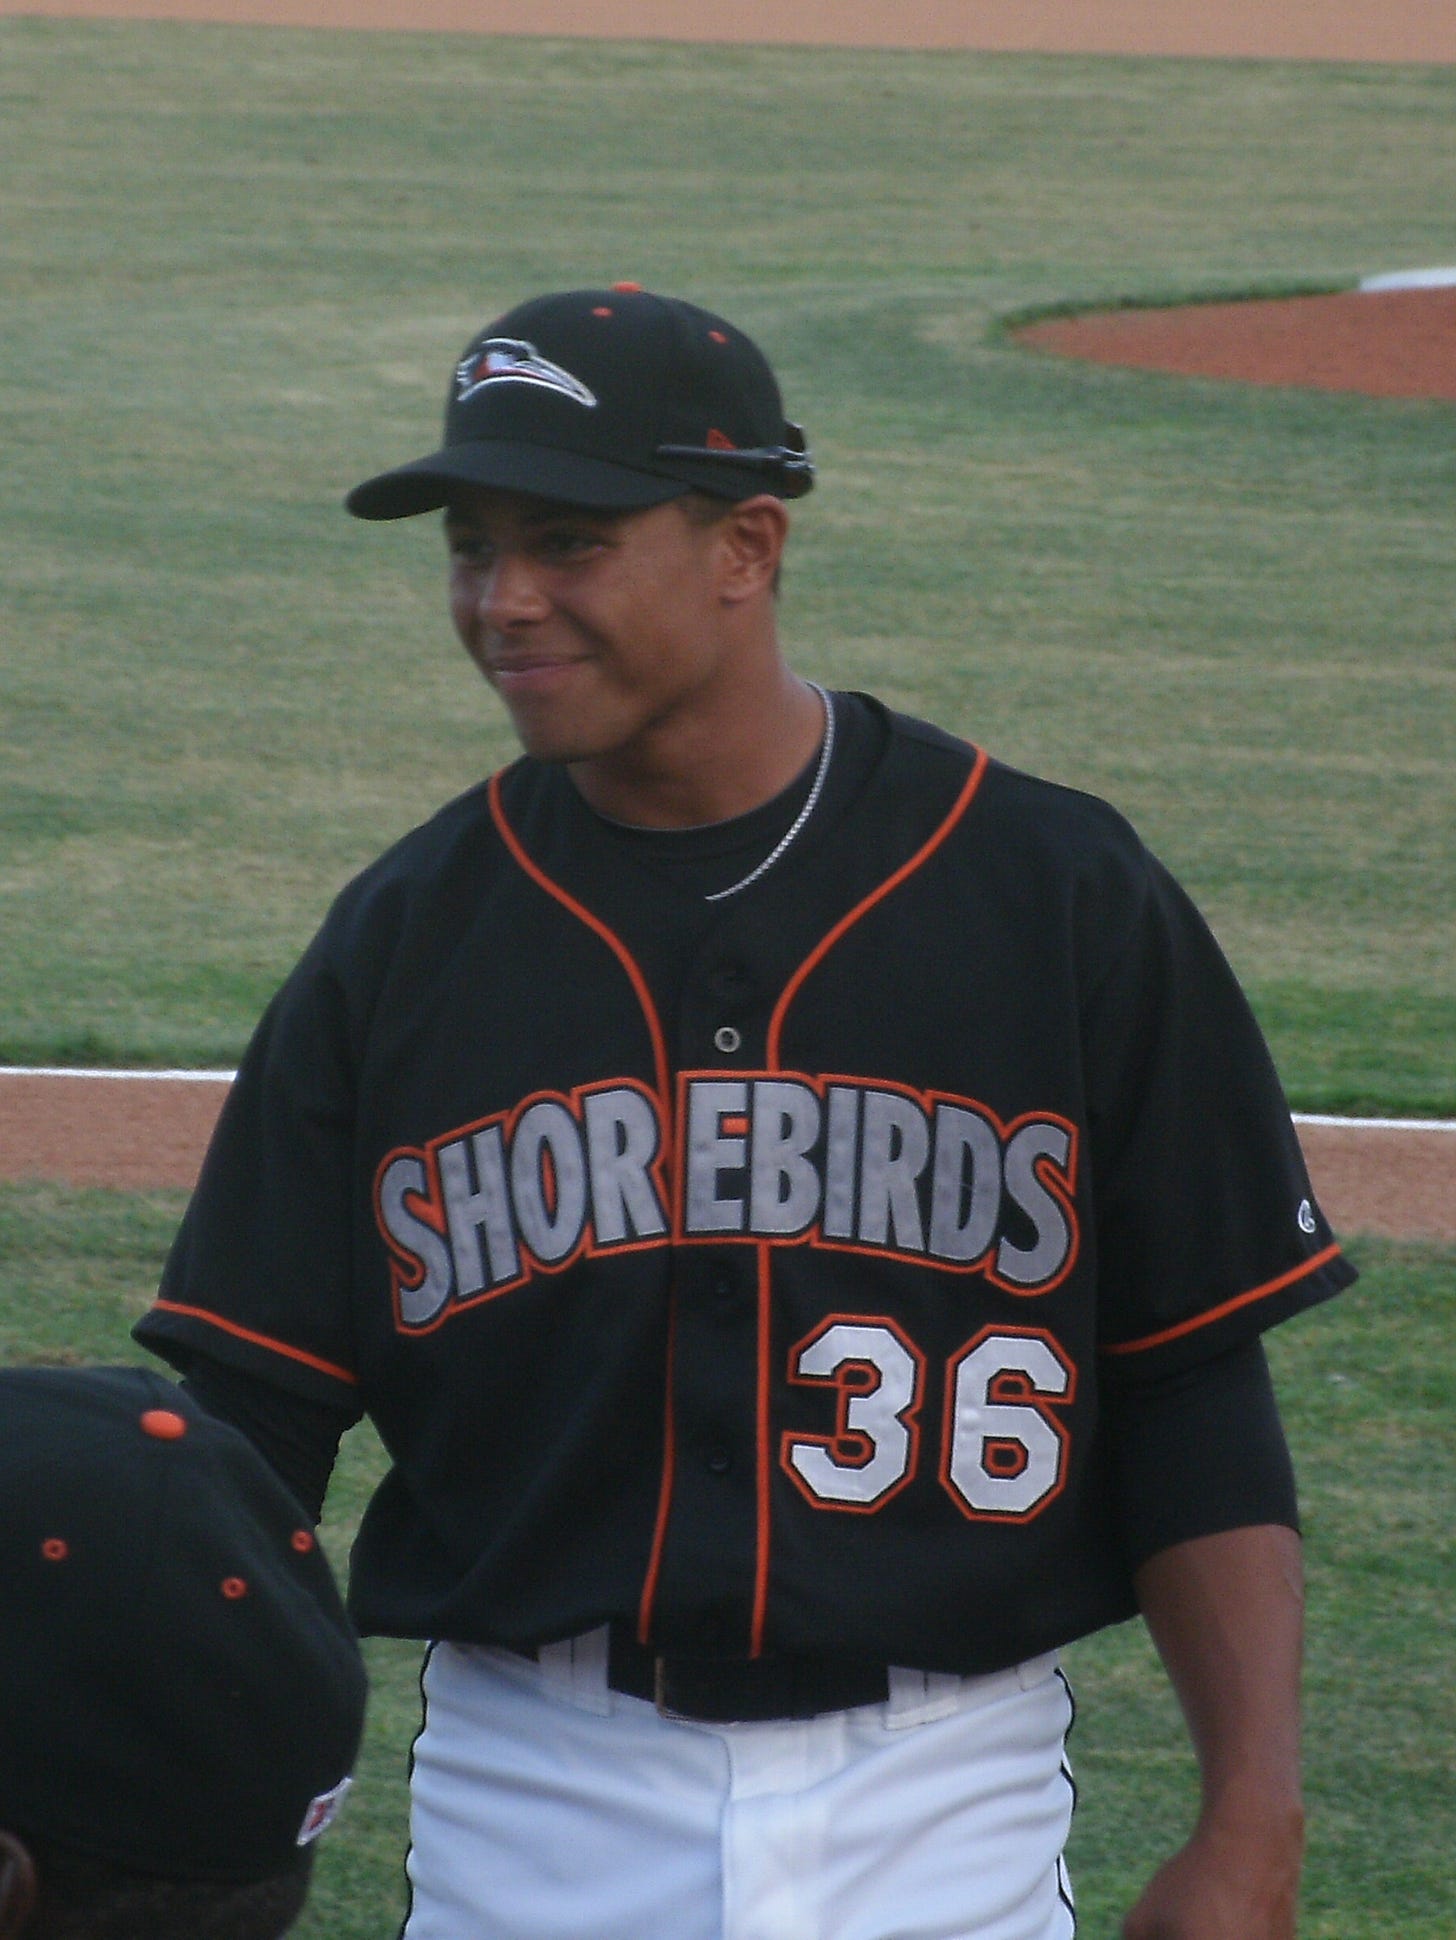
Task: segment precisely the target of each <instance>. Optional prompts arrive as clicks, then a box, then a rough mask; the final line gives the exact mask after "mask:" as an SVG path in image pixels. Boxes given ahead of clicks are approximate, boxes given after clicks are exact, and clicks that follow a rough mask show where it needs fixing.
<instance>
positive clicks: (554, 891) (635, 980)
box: [490, 774, 672, 1127]
mask: <svg viewBox="0 0 1456 1940" xmlns="http://www.w3.org/2000/svg"><path fill="white" fill-rule="evenodd" d="M500 784H501V778H500V776H499V775H498V774H495V775H492V776H491V778H490V812H491V815H492V816H493V817H494V820H495V825H496V828H497V829H498V830H499V831H500V836H501V840H502V841H503V842H504V843H505V845H506V847H507V848H508V849H509V850H510V852H511V854H512V856H513V857H514V858H515V860H516V862H517V863H518V864H519V866H520V867H521V868H522V869H524V870H525V872H526V874H527V875H528V876H529V877H530V878H531V880H532V882H534V883H536V884H538V885H539V887H540V888H542V889H544V890H545V891H546V894H547V895H548V896H554V897H555V898H556V900H557V902H558V903H560V904H561V906H562V908H563V909H568V910H570V912H571V914H572V915H573V916H575V917H576V918H577V920H578V921H579V922H582V923H585V924H586V926H587V928H588V929H589V930H594V931H595V932H596V934H597V935H598V936H599V937H600V938H601V939H602V941H603V943H605V944H606V946H607V948H608V949H609V950H610V951H611V952H612V953H613V955H614V956H615V957H616V959H617V961H618V963H620V964H621V966H622V968H623V969H624V970H625V971H626V973H627V978H628V981H629V982H630V983H631V985H632V988H633V990H634V991H635V992H636V996H637V1001H638V1003H639V1004H640V1005H641V1006H642V1015H643V1017H644V1018H645V1019H646V1022H647V1029H648V1033H649V1035H650V1036H651V1038H652V1061H653V1067H654V1069H655V1071H656V1075H657V1095H658V1097H659V1098H660V1099H661V1101H662V1115H663V1125H664V1127H665V1126H666V1125H667V1124H668V1123H669V1122H670V1118H669V1115H670V1113H671V1111H672V1096H671V1092H670V1090H669V1086H668V1072H667V1040H666V1038H665V1037H664V1036H663V1031H662V1022H661V1020H660V1018H659V1017H658V1015H657V1006H656V1004H655V1003H654V1002H653V1001H652V992H651V991H650V990H649V989H648V988H647V979H646V978H645V977H644V976H643V974H642V972H641V970H640V969H639V968H638V965H637V960H636V958H635V957H634V956H633V955H632V953H631V951H630V950H629V949H628V948H627V946H626V944H625V943H624V942H623V941H622V939H621V938H620V937H619V936H617V935H616V934H615V933H614V932H613V931H612V930H610V929H608V927H607V925H606V924H605V923H604V922H603V921H602V919H601V918H600V917H599V916H594V915H593V914H592V912H591V911H590V910H589V909H588V908H587V907H586V905H585V904H584V903H579V902H578V901H577V900H576V898H575V897H574V896H573V895H571V894H570V892H569V891H568V890H565V889H563V888H562V886H561V884H560V883H558V882H553V881H552V879H551V878H550V876H548V875H547V874H546V871H545V870H544V869H542V868H541V867H540V865H539V864H538V863H535V862H533V861H532V860H531V858H530V856H529V855H527V853H526V851H525V849H524V848H523V847H522V846H521V841H520V837H519V836H518V835H517V834H516V832H515V830H514V829H513V828H512V827H511V825H510V823H509V822H508V821H507V820H506V812H505V807H504V804H503V803H502V801H501V793H500Z"/></svg>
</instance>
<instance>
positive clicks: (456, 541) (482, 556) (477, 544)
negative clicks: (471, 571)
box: [450, 532, 491, 566]
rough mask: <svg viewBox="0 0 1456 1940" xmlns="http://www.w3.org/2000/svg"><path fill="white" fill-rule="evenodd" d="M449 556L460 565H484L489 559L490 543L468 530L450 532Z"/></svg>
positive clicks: (487, 563)
mask: <svg viewBox="0 0 1456 1940" xmlns="http://www.w3.org/2000/svg"><path fill="white" fill-rule="evenodd" d="M450 557H451V558H452V559H458V560H459V562H460V563H461V565H462V566H485V565H489V563H490V559H491V544H490V541H489V540H488V539H480V538H476V537H475V536H474V535H473V534H472V533H469V532H452V533H451V535H450Z"/></svg>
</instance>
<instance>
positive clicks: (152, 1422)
mask: <svg viewBox="0 0 1456 1940" xmlns="http://www.w3.org/2000/svg"><path fill="white" fill-rule="evenodd" d="M142 1433H143V1434H144V1435H151V1436H152V1437H153V1438H154V1439H155V1440H156V1441H159V1442H179V1441H181V1439H182V1437H183V1436H184V1435H185V1434H186V1433H187V1417H186V1415H179V1414H177V1413H176V1412H175V1410H173V1409H171V1408H148V1410H147V1412H146V1413H145V1414H144V1415H143V1416H142Z"/></svg>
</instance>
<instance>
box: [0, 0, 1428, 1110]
mask: <svg viewBox="0 0 1456 1940" xmlns="http://www.w3.org/2000/svg"><path fill="white" fill-rule="evenodd" d="M1453 165H1456V72H1453V71H1452V70H1449V69H1440V68H1421V69H1417V68H1409V69H1401V68H1358V67H1334V66H1332V67H1325V68H1318V67H1296V66H1284V65H1279V64H1257V63H1240V62H1177V61H1152V62H1139V61H1130V60H1117V59H1098V60H1075V59H1059V58H1051V57H1046V58H1042V57H1035V58H1033V57H1015V56H975V55H969V54H966V55H962V54H920V55H916V54H886V53H880V54H866V53H855V52H845V53H836V52H828V51H824V50H818V51H802V50H762V49H742V50H738V49H732V48H716V49H713V50H708V51H704V50H699V49H694V48H691V47H683V46H648V45H635V46H634V45H626V46H609V45H594V44H590V43H582V42H576V43H569V44H568V43H559V44H555V43H542V42H539V41H530V42H506V41H490V40H460V39H454V38H451V37H448V36H446V37H440V36H420V37H417V38H411V37H407V36H394V35H377V34H358V35H349V34H334V35H329V34H314V33H302V32H299V33H287V34H285V33H276V32H269V31H266V30H261V29H246V28H211V27H188V26H180V25H178V26H171V25H164V24H157V25H119V24H110V23H103V22H94V23H89V22H62V21H43V20H36V19H26V18H6V19H4V20H0V216H3V224H4V235H5V239H6V240H5V256H4V262H5V275H4V278H3V281H0V409H3V413H4V435H5V459H6V495H5V512H4V517H3V521H0V630H3V639H4V653H3V662H0V832H3V834H0V842H3V848H0V924H3V931H4V936H5V940H6V948H5V950H4V952H3V953H0V1058H8V1059H11V1060H19V1061H25V1062H31V1061H49V1060H56V1059H58V1060H64V1061H70V1062H77V1061H80V1062H90V1061H106V1062H114V1061H118V1060H121V1061H127V1062H143V1063H157V1062H173V1061H183V1062H188V1063H195V1062H201V1063H226V1062H230V1061H231V1060H232V1059H233V1058H235V1057H236V1055H237V1053H238V1051H239V1049H240V1047H241V1045H242V1043H243V1042H244V1040H245V1038H246V1035H247V1033H248V1031H249V1029H250V1027H251V1024H252V1022H253V1020H254V1018H255V1016H256V1014H257V1011H258V1009H259V1008H260V1006H261V1004H262V1002H263V1000H264V999H265V997H266V995H267V994H268V992H269V991H270V990H271V989H272V987H273V986H274V985H275V984H276V982H277V981H278V980H279V978H280V977H281V976H282V974H283V973H284V971H285V970H286V968H287V967H288V965H289V964H290V963H291V961H292V960H293V957H294V956H295V955H296V953H297V951H298V949H299V948H300V946H301V945H302V943H303V942H304V940H305V939H306V938H307V936H308V935H309V933H310V932H311V930H312V928H313V926H314V925H315V923H316V921H317V920H318V918H319V916H320V914H321V913H322V911H323V909H324V907H325V906H326V904H327V902H328V900H329V899H330V897H331V895H332V894H333V892H334V890H335V889H336V888H337V886H338V885H339V883H340V882H341V881H342V880H343V879H344V877H345V876H347V875H348V874H349V873H350V872H351V871H352V870H353V869H354V868H355V867H357V866H358V865H360V864H361V863H363V862H364V861H365V860H366V859H367V858H368V857H370V856H371V855H372V854H374V853H375V852H376V851H377V850H378V849H379V848H380V847H381V846H382V845H383V844H384V843H386V842H387V841H388V840H390V839H391V838H392V837H394V836H395V835H396V834H398V833H400V832H401V831H402V830H403V829H405V828H406V827H408V826H409V825H410V824H412V823H413V822H415V821H416V820H418V819H420V818H421V817H422V816H423V815H425V814H426V813H427V812H428V811H429V810H430V809H431V808H432V807H434V806H435V805H436V804H437V803H438V802H439V801H441V800H442V799H444V798H446V797H447V796H449V795H450V794H452V793H454V792H455V791H457V790H458V789H459V788H461V787H462V786H464V785H466V784H468V783H469V782H471V781H472V780H473V779H475V778H477V777H478V776H479V775H480V773H481V772H482V771H484V770H485V769H487V768H489V767H490V766H492V765H494V764H495V763H497V762H499V761H500V760H501V759H502V758H503V757H504V756H505V755H506V754H507V753H508V751H509V741H508V736H507V734H506V731H505V728H504V726H503V721H502V717H501V715H500V714H499V712H498V710H497V709H496V707H495V705H494V703H493V702H492V701H491V699H490V697H489V696H488V695H487V694H486V693H484V692H483V691H482V690H481V688H480V686H479V684H478V683H477V681H476V680H475V677H474V676H473V675H472V674H471V673H470V671H469V670H468V668H467V667H466V665H465V663H464V660H463V656H461V655H460V653H459V651H458V649H457V648H456V647H455V645H454V644H453V641H452V638H451V637H450V635H449V632H448V627H447V623H446V620H445V616H444V608H443V598H442V585H441V573H440V560H439V553H440V546H439V540H438V536H437V534H436V533H435V532H434V531H433V530H431V529H430V528H431V526H432V525H433V522H432V521H424V522H416V523H412V524H409V525H407V526H405V527H403V528H398V529H384V530H380V529H369V528H365V527H361V526H359V525H357V524H356V522H354V521H352V520H350V519H348V518H347V517H346V516H344V515H343V514H342V513H341V511H340V509H339V499H340V495H341V493H342V492H343V491H344V490H345V489H346V488H347V486H348V485H350V484H351V483H353V482H354V481H355V479H357V478H358V477H360V476H362V475H363V474H364V473H365V472H366V471H369V470H373V469H375V468H377V467H378V466H380V465H381V464H383V463H386V462H389V461H392V460H394V459H395V458H397V457H400V456H404V455H407V454H409V453H411V452H413V451H417V450H421V449H424V448H426V446H427V445H428V443H429V442H430V441H431V439H432V438H433V435H434V432H435V428H436V423H437V417H438V411H439V406H440V402H441V399H442V396H443V389H444V378H445V374H446V371H447V369H448V367H449V365H450V362H451V360H452V359H453V357H454V355H455V354H456V352H457V351H458V349H459V347H460V345H461V344H462V343H463V342H464V340H465V338H466V337H467V336H468V335H469V334H470V332H471V331H472V330H473V329H474V328H475V327H476V326H477V325H478V324H479V323H480V322H481V321H482V320H483V319H484V318H486V317H488V316H490V315H491V314H493V313H494V312H495V310H496V309H497V308H500V307H504V306H505V305H506V304H508V303H509V302H511V301H514V300H516V299H517V298H518V297H520V296H521V295H523V294H526V293H528V292H530V291H532V290H534V289H539V288H543V287H551V286H553V285H556V286H559V285H561V284H564V283H572V282H578V281H595V280H606V279H611V278H615V277H619V276H634V277H637V278H638V279H640V280H642V281H645V282H647V283H649V284H656V285H658V286H659V287H664V288H669V289H673V290H676V291H680V292H682V293H683V294H686V295H690V296H693V297H696V298H698V299H699V300H701V301H705V302H708V303H709V304H710V305H713V306H716V307H721V308H723V309H725V310H728V311H729V312H730V313H732V314H734V315H735V316H740V317H741V318H742V319H743V320H744V321H745V322H746V323H747V324H748V325H749V326H750V327H752V328H754V329H755V330H756V331H757V332H758V333H759V334H760V335H761V336H762V338H763V340H764V341H765V343H766V344H767V346H768V348H769V349H770V351H771V352H772V354H773V355H774V357H775V359H776V361H778V363H779V364H780V366H781V369H782V372H783V376H784V380H785V385H786V389H787V392H788V396H789V399H790V402H791V406H792V408H793V410H794V412H795V413H796V414H798V415H799V416H801V417H802V418H803V420H804V422H805V423H806V424H807V425H808V427H809V429H810V431H811V434H812V436H813V440H814V443H815V445H816V448H817V452H818V455H819V457H820V460H821V464H822V472H823V484H822V489H821V490H820V491H819V492H818V493H817V494H816V495H815V497H814V498H812V499H810V500H809V501H808V502H807V504H806V505H805V506H804V507H803V508H802V510H801V512H800V514H799V517H798V527H797V532H796V538H795V546H794V553H793V563H792V567H791V572H790V578H789V589H788V596H787V599H786V603H785V616H784V617H785V630H786V635H787V637H788V639H789V641H790V643H791V646H792V651H793V653H794V657H795V659H796V661H797V663H798V664H799V665H800V666H801V667H802V668H803V669H804V671H806V672H810V673H813V674H815V675H817V676H818V677H820V678H821V679H825V680H829V681H833V682H838V683H841V684H846V685H860V686H866V687H871V688H874V689H875V690H877V691H879V692H881V693H883V694H884V695H885V696H886V697H887V698H888V699H890V700H891V701H892V702H894V703H896V704H901V705H904V706H906V707H909V708H912V709H917V710H920V711H924V712H928V713H930V714H932V715H934V716H936V717H938V718H939V719H941V720H943V721H945V722H946V723H948V724H949V725H951V726H953V727H955V728H956V729H958V730H960V731H962V732H965V733H967V734H968V735H970V736H972V737H973V738H975V739H978V740H981V741H983V742H984V743H985V744H987V745H988V746H990V747H991V748H992V749H993V750H994V751H995V752H997V753H999V754H1001V755H1003V756H1005V757H1006V758H1008V759H1010V760H1013V761H1016V762H1019V763H1021V764H1023V765H1026V766H1030V767H1033V768H1036V769H1039V770H1041V771H1043V772H1047V773H1050V774H1053V775H1055V776H1057V777H1059V778H1061V779H1064V780H1068V781H1071V782H1073V783H1075V784H1078V785H1082V786H1086V787H1089V788H1091V789H1093V790H1095V791H1097V792H1099V793H1103V794H1106V795H1109V796H1111V797H1112V798H1113V799H1114V800H1115V801H1117V802H1118V804H1119V805H1120V806H1122V807H1123V808H1125V809H1126V810H1127V811H1128V812H1129V813H1130V814H1131V815H1132V816H1133V818H1134V820H1135V821H1136V822H1137V823H1138V824H1139V826H1140V827H1141V828H1142V829H1143V831H1144V833H1145V834H1146V835H1147V837H1148V839H1149V840H1150V841H1151V842H1152V844H1153V846H1154V847H1155V848H1157V849H1158V850H1159V851H1160V853H1162V854H1163V855H1164V857H1165V858H1166V859H1167V860H1168V861H1169V862H1170V863H1171V864H1172V866H1173V867H1174V868H1175V870H1176V871H1177V872H1178V873H1179V874H1180V875H1182V876H1183V877H1184V879H1185V880H1186V881H1187V882H1188V884H1189V886H1190V887H1191V888H1192V889H1193V891H1194V893H1195V894H1196V896H1197V897H1198V898H1199V900H1200V901H1201V902H1202V903H1203V905H1204V906H1205V908H1206V909H1207V911H1208V913H1209V914H1210V916H1211V918H1212V920H1213V922H1214V924H1215V927H1216V928H1217V930H1218V931H1219V933H1220V935H1221V937H1222V938H1223V940H1224V942H1225V945H1226V947H1227V948H1228V950H1229V952H1230V954H1231V956H1232V958H1233V960H1234V963H1235V966H1236V967H1237V968H1238V970H1239V971H1240V973H1241V975H1242V976H1243V977H1244V979H1245V981H1246V982H1247V984H1248V986H1249V988H1250V990H1251V993H1252V995H1253V997H1254V999H1255V1002H1256V1005H1257V1007H1258V1008H1259V1010H1260V1012H1261V1015H1262V1017H1263V1019H1264V1021H1265V1023H1266V1026H1267V1028H1268V1030H1269V1032H1270V1035H1271V1037H1272V1039H1273V1041H1274V1044H1275V1048H1276V1051H1277V1053H1278V1055H1279V1058H1280V1062H1281V1065H1282V1068H1283V1069H1284V1071H1285V1074H1286V1079H1287V1082H1288V1085H1289V1088H1290V1091H1291V1093H1292V1095H1293V1097H1294V1099H1295V1101H1296V1103H1297V1104H1299V1105H1302V1106H1305V1107H1308V1108H1311V1109H1318V1108H1329V1109H1378V1110H1383V1111H1394V1112H1408V1113H1436V1114H1446V1113H1450V1112H1452V1111H1456V1062H1453V1052H1452V1045H1453V1042H1456V894H1453V884H1456V839H1453V831H1456V780H1453V764H1452V762H1451V760H1450V749H1451V746H1452V742H1453V726H1456V661H1453V653H1452V647H1453V619H1452V615H1453V612H1456V549H1453V546H1452V539H1451V532H1452V528H1451V506H1452V487H1453V483H1456V445H1453V437H1452V431H1453V424H1456V411H1453V407H1451V406H1450V405H1442V404H1421V403H1390V402H1372V401H1367V400H1362V399H1360V398H1354V397H1335V396H1329V395H1320V394H1314V393H1301V392H1295V391H1283V390H1254V389H1249V388H1245V387H1241V386H1238V385H1225V384H1217V383H1212V382H1187V381H1182V380H1177V379H1172V378H1165V377H1159V376H1154V375H1146V374H1137V373H1131V372H1117V371H1110V370H1105V369H1097V368H1094V367H1091V366H1080V365H1077V364H1073V363H1069V362H1066V361H1064V360H1057V359H1049V358H1045V357H1040V356H1035V355H1032V354H1029V353H1026V352H1023V351H1020V350H1018V349H1016V348H1015V347H1014V346H1012V345H1011V344H1009V343H1008V342H1007V341H1005V339H1004V337H1002V336H1000V335H998V332H997V328H996V326H997V322H998V319H1000V318H1003V317H1004V316H1006V315H1008V314H1010V313H1013V312H1016V311H1019V310H1022V309H1025V308H1026V307H1028V306H1031V305H1037V304H1050V303H1057V302H1062V301H1078V300H1091V299H1102V298H1113V297H1115V296H1117V295H1118V294H1120V293H1129V294H1132V295H1136V296H1139V297H1142V298H1146V297H1149V296H1155V295H1158V294H1176V293H1179V292H1189V293H1202V292H1208V291H1211V290H1218V291H1227V290H1237V289H1240V288H1245V287H1257V288H1268V287H1270V286H1272V285H1276V284H1280V283H1315V284H1323V283H1340V282H1348V281H1349V280H1350V279H1352V278H1353V277H1355V276H1357V275H1358V274H1359V273H1361V272H1364V271H1371V270H1379V269H1384V268H1389V267H1399V266H1402V265H1407V264H1423V263H1431V262H1447V261H1451V260H1452V259H1453V257H1456V225H1453V222H1452V218H1451V214H1450V210H1451V193H1450V190H1451V183H1452V180H1453Z"/></svg>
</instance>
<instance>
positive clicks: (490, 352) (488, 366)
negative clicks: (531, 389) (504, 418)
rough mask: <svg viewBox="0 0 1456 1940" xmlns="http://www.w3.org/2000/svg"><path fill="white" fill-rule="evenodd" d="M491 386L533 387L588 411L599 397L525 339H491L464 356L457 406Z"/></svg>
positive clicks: (458, 369) (459, 370) (458, 371)
mask: <svg viewBox="0 0 1456 1940" xmlns="http://www.w3.org/2000/svg"><path fill="white" fill-rule="evenodd" d="M489 384H534V385H536V386H537V387H538V388H540V389H541V390H546V391H559V392H560V394H561V395H562V396H563V397H569V398H570V399H571V400H572V402H573V403H574V404H584V405H585V406H586V407H587V409H588V410H592V409H595V407H596V398H595V397H594V396H593V395H592V393H591V392H590V391H589V390H588V389H587V387H586V385H585V384H583V383H582V382H581V380H580V378H576V377H573V376H572V374H571V372H570V371H567V370H563V369H562V368H561V366H560V365H559V364H553V363H552V362H551V360H550V358H549V357H543V356H542V355H541V353H540V351H538V350H537V348H536V346H535V345H534V344H528V343H527V342H526V341H525V339H524V338H522V337H491V338H490V339H489V340H488V341H487V342H486V343H483V344H478V345H477V346H476V347H475V349H474V350H472V351H471V352H470V354H469V355H468V356H466V357H462V358H461V360H460V362H459V364H458V365H457V366H456V369H455V401H456V403H457V404H464V403H465V401H466V400H467V399H468V398H472V397H475V396H476V395H477V393H478V392H480V391H483V390H484V389H485V388H486V386H487V385H489Z"/></svg>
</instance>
